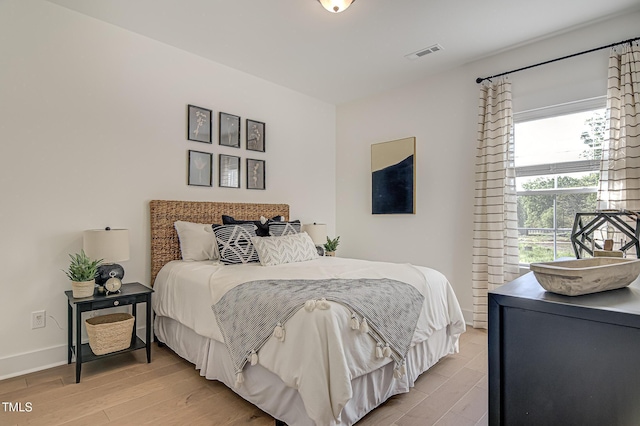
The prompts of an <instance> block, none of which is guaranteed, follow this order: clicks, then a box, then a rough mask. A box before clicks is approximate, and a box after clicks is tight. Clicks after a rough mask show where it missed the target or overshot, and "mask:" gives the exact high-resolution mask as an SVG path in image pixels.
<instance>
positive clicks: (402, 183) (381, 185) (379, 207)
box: [371, 137, 416, 214]
mask: <svg viewBox="0 0 640 426" xmlns="http://www.w3.org/2000/svg"><path fill="white" fill-rule="evenodd" d="M415 198H416V138H415V137H411V138H405V139H398V140H396V141H391V142H382V143H375V144H373V145H371V213H372V214H415V213H416V205H415Z"/></svg>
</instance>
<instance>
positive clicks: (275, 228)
mask: <svg viewBox="0 0 640 426" xmlns="http://www.w3.org/2000/svg"><path fill="white" fill-rule="evenodd" d="M299 233H300V221H299V220H296V221H294V222H269V236H270V237H282V236H283V235H293V234H299Z"/></svg>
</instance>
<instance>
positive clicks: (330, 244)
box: [324, 236, 340, 251]
mask: <svg viewBox="0 0 640 426" xmlns="http://www.w3.org/2000/svg"><path fill="white" fill-rule="evenodd" d="M338 244H340V236H337V237H335V238H334V239H333V240H332V239H330V238H329V237H327V242H326V243H325V244H324V249H325V250H326V251H336V250H337V249H338Z"/></svg>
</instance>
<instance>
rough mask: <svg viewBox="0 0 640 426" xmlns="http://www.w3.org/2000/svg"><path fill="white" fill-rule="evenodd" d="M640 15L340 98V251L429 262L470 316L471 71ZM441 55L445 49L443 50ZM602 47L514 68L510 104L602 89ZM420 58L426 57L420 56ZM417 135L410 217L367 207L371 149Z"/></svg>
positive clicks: (549, 53)
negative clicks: (365, 94) (346, 100)
mask: <svg viewBox="0 0 640 426" xmlns="http://www.w3.org/2000/svg"><path fill="white" fill-rule="evenodd" d="M638 22H640V13H634V14H627V15H626V16H623V17H619V18H616V19H613V20H608V21H603V22H600V23H598V24H594V25H592V26H589V27H584V28H581V29H578V30H575V31H572V32H570V33H566V34H564V35H559V36H556V37H553V38H550V39H546V40H544V41H540V42H537V43H535V44H531V45H527V46H525V47H520V48H517V49H513V50H510V51H508V52H505V53H502V54H499V55H496V56H493V57H491V58H486V59H484V60H481V61H477V62H475V63H472V64H468V65H465V66H463V67H460V68H458V69H455V70H453V71H450V72H446V73H443V74H440V75H436V76H433V77H429V78H425V79H424V80H423V81H422V82H420V83H418V84H412V85H408V86H405V87H403V88H400V89H397V90H393V91H390V92H386V93H383V94H380V95H377V96H372V97H369V98H366V99H362V100H359V101H356V102H351V103H347V104H344V105H340V106H338V109H337V163H336V168H337V215H338V229H337V231H338V234H340V236H341V239H340V240H341V242H342V245H341V247H340V255H341V256H348V257H357V258H368V259H377V260H387V261H396V262H410V263H414V264H418V265H424V266H429V267H432V268H435V269H438V270H440V271H441V272H443V273H444V274H445V275H446V276H447V277H448V279H449V281H450V282H451V283H452V285H453V287H454V290H455V292H456V294H457V296H458V298H459V300H460V303H461V305H462V308H463V310H464V312H465V316H466V318H467V319H468V320H469V319H470V318H471V315H470V314H471V312H472V294H471V262H472V235H473V223H472V221H473V215H472V212H473V198H474V161H475V149H476V130H477V125H476V123H477V113H478V92H479V89H478V85H477V84H476V83H475V79H476V77H485V76H487V75H492V74H497V73H500V72H503V71H508V70H511V69H516V68H520V67H523V66H527V65H531V64H534V63H537V62H542V61H546V60H548V59H552V58H556V57H561V56H565V55H568V54H572V53H575V52H578V51H582V50H587V49H590V48H593V47H598V46H602V45H606V44H610V43H614V42H617V41H621V40H625V39H628V38H632V37H636V36H638V35H639V34H638V25H637V23H638ZM438 54H446V50H444V51H443V52H441V53H438ZM607 57H608V51H607V50H603V51H599V52H596V53H591V54H588V55H585V56H581V57H577V58H573V59H568V60H565V61H562V62H558V63H554V64H551V65H546V66H544V67H539V68H535V69H532V70H528V71H523V72H520V73H516V74H513V75H512V76H511V77H510V80H511V81H512V83H513V98H514V101H513V104H514V110H515V111H523V110H528V109H532V108H538V107H542V106H547V105H555V104H559V103H564V102H569V101H575V100H579V99H586V98H591V97H595V96H601V95H604V94H605V93H606V76H607V65H608V60H607ZM424 60H429V58H428V57H426V58H425V59H424ZM409 136H415V137H416V145H417V148H416V150H417V154H416V155H417V177H416V181H417V184H416V185H417V206H416V214H415V215H386V216H378V215H376V216H374V215H372V214H371V195H370V194H371V178H370V147H371V144H373V143H377V142H385V141H390V140H395V139H401V138H405V137H409Z"/></svg>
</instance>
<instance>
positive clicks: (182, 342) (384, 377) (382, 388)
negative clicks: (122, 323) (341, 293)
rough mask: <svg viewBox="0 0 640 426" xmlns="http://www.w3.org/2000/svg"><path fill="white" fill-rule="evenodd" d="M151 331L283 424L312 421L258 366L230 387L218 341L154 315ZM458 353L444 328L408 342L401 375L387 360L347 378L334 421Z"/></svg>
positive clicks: (342, 421) (293, 394) (291, 392)
mask: <svg viewBox="0 0 640 426" xmlns="http://www.w3.org/2000/svg"><path fill="white" fill-rule="evenodd" d="M154 331H155V334H156V336H157V337H158V339H159V340H160V341H161V342H163V343H165V344H166V345H167V346H169V347H170V348H171V349H172V350H173V351H174V352H175V353H177V354H178V355H179V356H181V357H182V358H184V359H186V360H187V361H189V362H191V363H192V364H194V365H195V368H196V369H198V370H200V375H201V376H204V377H206V378H207V379H209V380H218V381H220V382H222V383H224V384H225V385H227V386H228V387H229V388H230V389H231V390H233V391H234V392H235V393H237V394H238V395H240V396H241V397H242V398H244V399H246V400H247V401H249V402H251V403H252V404H254V405H256V406H257V407H259V408H260V409H261V410H263V411H264V412H266V413H268V414H270V415H271V416H273V417H274V418H276V419H278V420H282V421H283V422H285V423H287V424H288V425H291V426H293V425H295V426H297V425H301V426H307V425H308V426H313V425H314V422H313V421H312V420H311V419H310V418H309V416H308V415H307V413H306V411H305V408H304V404H303V402H302V398H301V397H300V394H299V393H298V391H297V390H296V389H294V388H291V387H289V386H287V385H285V384H284V382H283V381H282V380H281V379H280V378H279V377H278V376H276V375H275V374H274V373H272V372H270V371H269V370H267V369H266V368H264V367H262V366H261V365H259V364H258V365H255V366H251V367H247V368H245V369H244V378H245V382H244V383H243V384H242V386H241V387H240V388H236V387H235V386H234V383H235V375H234V374H233V364H232V362H231V358H230V356H229V353H228V351H227V348H226V347H225V345H224V344H223V343H220V342H218V341H216V340H213V339H209V338H207V337H203V336H201V335H199V334H197V333H196V332H195V331H193V330H192V329H190V328H188V327H186V326H184V325H182V324H181V323H179V322H177V321H175V320H172V319H171V318H168V317H161V316H157V317H156V318H155V322H154ZM456 352H458V336H449V333H448V331H447V329H442V330H438V331H436V332H434V333H433V334H432V335H431V337H429V339H427V340H426V341H424V342H421V343H418V344H416V345H415V346H413V347H412V348H411V349H410V350H409V353H408V355H407V358H406V359H407V375H406V376H404V377H402V378H401V379H395V378H394V377H393V367H394V366H393V362H389V363H388V364H386V365H384V366H383V367H381V368H379V369H377V370H374V371H372V372H370V373H368V374H365V375H363V376H360V377H357V378H355V379H353V380H352V381H351V384H352V388H353V398H352V399H351V400H350V401H349V402H348V403H347V404H346V405H345V407H344V409H343V410H342V413H341V415H340V418H339V419H337V420H336V422H335V423H334V424H335V425H352V424H354V423H355V422H357V421H358V420H360V419H361V418H362V417H364V416H365V415H366V414H367V413H368V412H370V411H371V410H373V409H374V408H375V407H377V406H378V405H380V404H382V403H383V402H384V401H386V400H387V399H389V398H390V397H391V396H393V395H397V394H400V393H405V392H409V390H410V388H412V387H413V385H414V383H415V380H416V379H417V378H418V376H419V375H420V374H422V373H423V372H424V371H426V370H427V369H429V368H430V367H431V366H433V365H434V364H435V363H436V362H438V360H439V359H441V358H442V357H444V356H446V355H449V354H452V353H456Z"/></svg>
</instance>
